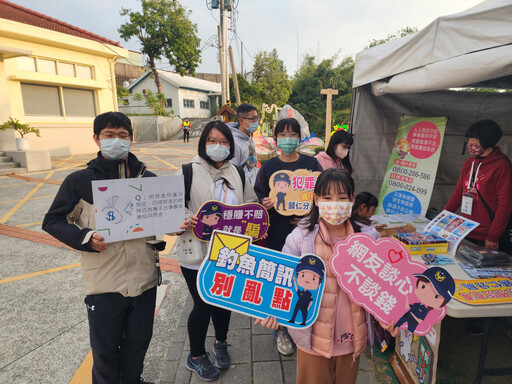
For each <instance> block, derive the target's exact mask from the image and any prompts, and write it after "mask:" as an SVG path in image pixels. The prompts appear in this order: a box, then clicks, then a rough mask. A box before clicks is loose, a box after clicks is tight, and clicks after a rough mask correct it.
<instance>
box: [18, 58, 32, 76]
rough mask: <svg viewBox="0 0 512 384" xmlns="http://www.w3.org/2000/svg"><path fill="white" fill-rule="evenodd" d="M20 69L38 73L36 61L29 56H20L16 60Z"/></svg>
mask: <svg viewBox="0 0 512 384" xmlns="http://www.w3.org/2000/svg"><path fill="white" fill-rule="evenodd" d="M16 61H17V63H18V69H19V70H20V71H29V72H36V59H34V58H33V57H28V56H20V57H17V58H16Z"/></svg>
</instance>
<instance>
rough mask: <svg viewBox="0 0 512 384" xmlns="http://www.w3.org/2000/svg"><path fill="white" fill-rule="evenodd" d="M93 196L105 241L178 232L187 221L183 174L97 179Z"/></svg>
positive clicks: (97, 219) (98, 227)
mask: <svg viewBox="0 0 512 384" xmlns="http://www.w3.org/2000/svg"><path fill="white" fill-rule="evenodd" d="M92 196H93V201H94V209H95V219H96V228H95V230H96V232H98V233H99V234H100V235H101V236H103V238H104V239H105V243H111V242H114V241H123V240H130V239H136V238H140V237H147V236H153V235H159V234H164V233H172V232H178V231H180V228H179V227H180V225H182V224H183V222H184V221H185V192H184V183H183V176H165V177H141V178H133V179H115V180H96V181H93V182H92Z"/></svg>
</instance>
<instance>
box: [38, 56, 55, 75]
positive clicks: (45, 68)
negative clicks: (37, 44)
mask: <svg viewBox="0 0 512 384" xmlns="http://www.w3.org/2000/svg"><path fill="white" fill-rule="evenodd" d="M55 64H57V63H56V62H55V61H53V60H44V59H38V60H37V72H41V73H48V74H50V75H56V74H57V66H56V65H55Z"/></svg>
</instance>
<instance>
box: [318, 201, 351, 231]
mask: <svg viewBox="0 0 512 384" xmlns="http://www.w3.org/2000/svg"><path fill="white" fill-rule="evenodd" d="M318 212H319V214H320V217H321V218H322V219H324V220H325V221H327V222H328V223H329V224H332V225H339V224H341V223H343V222H345V221H346V220H347V219H348V218H349V217H350V214H351V213H352V202H351V201H319V202H318Z"/></svg>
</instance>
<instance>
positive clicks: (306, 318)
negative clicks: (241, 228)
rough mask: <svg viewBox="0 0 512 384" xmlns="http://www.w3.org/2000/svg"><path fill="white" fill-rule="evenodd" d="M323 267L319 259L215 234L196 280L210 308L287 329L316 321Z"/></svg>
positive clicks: (241, 238) (302, 326) (217, 232)
mask: <svg viewBox="0 0 512 384" xmlns="http://www.w3.org/2000/svg"><path fill="white" fill-rule="evenodd" d="M324 276H325V264H324V262H323V261H322V259H320V258H319V257H318V256H315V255H312V254H309V255H303V256H302V257H296V256H291V255H286V254H284V253H281V252H277V251H274V250H271V249H268V248H263V247H260V246H257V245H252V244H251V237H249V236H243V235H236V234H233V233H228V232H223V231H217V230H214V231H213V234H212V240H211V241H210V246H209V250H208V257H206V258H205V259H204V260H203V263H202V264H201V267H200V268H199V276H198V278H197V290H198V291H199V294H200V295H201V297H202V299H203V300H204V301H205V302H207V303H209V304H212V305H215V306H218V307H222V308H225V309H229V310H231V311H236V312H240V313H242V314H245V315H248V316H253V317H256V318H260V319H264V318H266V317H267V316H274V317H276V318H277V320H278V321H279V323H280V324H283V325H286V326H287V327H291V328H307V327H309V326H311V324H313V323H314V322H315V320H316V318H317V316H318V311H319V308H320V302H321V300H322V294H323V290H324Z"/></svg>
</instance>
